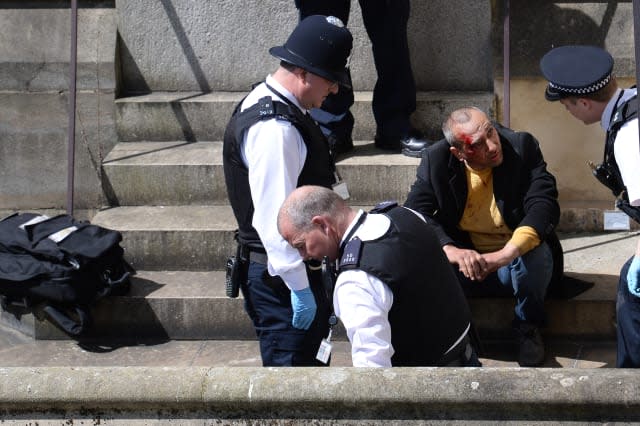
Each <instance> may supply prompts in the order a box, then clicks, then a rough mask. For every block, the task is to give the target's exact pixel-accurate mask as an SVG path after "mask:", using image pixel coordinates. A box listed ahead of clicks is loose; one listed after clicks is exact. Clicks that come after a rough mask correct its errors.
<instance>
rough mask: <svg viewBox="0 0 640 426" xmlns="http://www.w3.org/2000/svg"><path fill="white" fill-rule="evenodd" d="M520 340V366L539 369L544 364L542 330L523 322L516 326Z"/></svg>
mask: <svg viewBox="0 0 640 426" xmlns="http://www.w3.org/2000/svg"><path fill="white" fill-rule="evenodd" d="M515 331H516V337H517V339H518V364H520V366H521V367H537V366H539V365H542V363H544V342H543V341H542V336H541V335H540V330H539V329H538V327H536V326H535V325H533V324H530V323H527V322H522V323H519V324H518V325H516V326H515Z"/></svg>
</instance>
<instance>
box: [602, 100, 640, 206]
mask: <svg viewBox="0 0 640 426" xmlns="http://www.w3.org/2000/svg"><path fill="white" fill-rule="evenodd" d="M620 90H621V89H618V91H617V92H616V93H615V95H614V96H613V97H612V98H611V100H610V101H609V103H608V104H607V106H606V108H605V110H604V112H603V113H602V118H601V125H602V128H603V129H604V130H605V131H607V129H608V128H609V123H610V120H611V114H612V113H613V111H614V108H615V107H616V105H615V104H616V100H617V99H618V95H619V94H620ZM635 93H636V89H625V91H624V93H623V94H622V97H621V98H620V100H619V101H618V105H620V104H622V103H623V102H624V101H625V100H627V99H629V98H630V97H632V96H633V95H634V94H635ZM613 153H614V155H615V158H616V162H617V163H618V168H619V169H620V174H621V175H622V180H623V181H624V185H625V186H626V187H627V194H628V196H629V202H630V203H631V205H632V206H640V140H639V139H638V119H637V118H635V119H633V120H630V121H628V122H626V123H625V124H623V125H622V127H621V128H620V130H619V131H618V134H617V135H616V140H615V142H614V145H613Z"/></svg>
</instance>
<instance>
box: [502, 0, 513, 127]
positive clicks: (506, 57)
mask: <svg viewBox="0 0 640 426" xmlns="http://www.w3.org/2000/svg"><path fill="white" fill-rule="evenodd" d="M510 8H511V2H510V0H504V21H503V38H502V62H503V64H502V66H503V72H502V74H503V77H502V78H503V80H504V81H503V84H504V90H503V91H504V94H503V98H502V115H503V118H502V124H503V125H504V126H506V127H509V126H510V125H511V68H510V64H511V49H510V48H511V32H510V26H511V11H510Z"/></svg>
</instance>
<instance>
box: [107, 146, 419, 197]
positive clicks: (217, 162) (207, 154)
mask: <svg viewBox="0 0 640 426" xmlns="http://www.w3.org/2000/svg"><path fill="white" fill-rule="evenodd" d="M419 163H420V160H419V159H418V158H411V157H407V156H404V155H402V154H400V153H389V152H388V151H383V150H380V149H377V148H376V147H375V146H374V144H373V141H356V142H355V148H354V150H353V151H352V152H349V153H348V154H345V155H342V156H341V157H340V158H339V161H338V163H337V167H338V172H339V173H340V175H341V176H342V178H343V179H344V180H345V181H346V182H347V184H348V185H349V192H350V194H351V202H352V203H356V204H362V205H374V204H376V203H378V202H379V201H383V200H387V199H395V200H399V201H400V202H404V200H405V199H406V198H407V194H408V193H409V188H410V187H411V184H412V183H413V182H414V181H415V175H416V168H417V166H418V164H419ZM102 165H103V169H104V171H105V174H106V177H107V180H108V187H109V191H110V193H111V195H112V203H111V204H112V205H117V206H144V205H194V204H199V205H219V204H228V202H229V201H228V198H227V191H226V185H225V182H224V171H223V167H222V143H221V142H193V143H185V142H126V143H119V144H118V145H116V146H115V147H114V149H113V150H112V151H111V152H110V153H109V155H107V157H106V158H105V160H104V162H103V164H102Z"/></svg>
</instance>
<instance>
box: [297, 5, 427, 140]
mask: <svg viewBox="0 0 640 426" xmlns="http://www.w3.org/2000/svg"><path fill="white" fill-rule="evenodd" d="M295 3H296V7H298V9H299V10H300V19H303V18H305V17H307V16H310V15H333V16H336V17H338V18H340V19H341V20H342V21H343V22H344V23H345V25H347V23H348V21H349V12H350V4H351V2H350V0H295ZM359 3H360V8H361V9H362V20H363V22H364V26H365V29H366V30H367V35H368V36H369V39H370V40H371V46H372V50H373V60H374V63H375V67H376V71H377V74H378V79H377V81H376V85H375V88H374V90H373V103H372V106H373V115H374V118H375V120H376V125H377V133H378V134H379V135H380V136H384V137H387V138H396V137H402V136H406V134H407V132H408V131H409V128H410V123H409V117H410V116H411V114H412V113H413V112H414V111H415V109H416V86H415V81H414V78H413V71H412V70H411V58H410V56H409V43H408V41H407V22H408V21H409V13H410V2H409V0H359ZM332 98H333V99H332ZM352 104H353V91H352V90H348V89H344V88H342V87H341V88H340V91H339V92H338V94H337V95H336V96H330V97H329V98H327V100H326V101H325V104H324V105H323V106H322V109H323V110H325V111H327V112H330V113H332V114H336V115H339V114H344V113H346V112H347V111H348V109H349V107H350V106H351V105H352Z"/></svg>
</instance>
